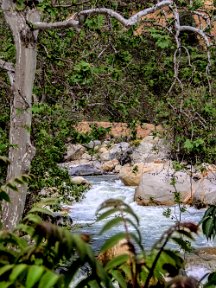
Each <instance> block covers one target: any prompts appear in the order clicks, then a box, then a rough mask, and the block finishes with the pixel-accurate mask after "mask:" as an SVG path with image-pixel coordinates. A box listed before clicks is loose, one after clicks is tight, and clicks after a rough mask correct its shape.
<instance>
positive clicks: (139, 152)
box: [131, 136, 169, 163]
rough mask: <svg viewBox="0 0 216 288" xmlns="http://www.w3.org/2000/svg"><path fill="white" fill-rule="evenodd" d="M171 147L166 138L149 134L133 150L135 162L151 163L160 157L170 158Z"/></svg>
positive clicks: (132, 156)
mask: <svg viewBox="0 0 216 288" xmlns="http://www.w3.org/2000/svg"><path fill="white" fill-rule="evenodd" d="M168 156H169V148H168V145H167V144H166V143H165V140H164V139H161V138H158V137H153V136H147V137H145V138H144V139H143V140H142V142H141V143H140V144H139V146H138V147H137V148H135V150H134V151H133V154H132V155H131V158H132V161H133V162H134V163H138V162H145V163H150V162H153V161H155V160H158V159H168V158H169V157H168Z"/></svg>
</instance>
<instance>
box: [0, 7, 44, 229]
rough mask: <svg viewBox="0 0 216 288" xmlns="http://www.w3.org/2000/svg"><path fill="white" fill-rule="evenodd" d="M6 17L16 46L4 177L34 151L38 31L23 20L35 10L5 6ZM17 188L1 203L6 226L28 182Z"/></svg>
mask: <svg viewBox="0 0 216 288" xmlns="http://www.w3.org/2000/svg"><path fill="white" fill-rule="evenodd" d="M4 15H5V18H6V21H7V23H8V24H9V26H10V28H11V31H12V33H13V37H14V42H15V46H16V66H15V78H14V83H13V86H12V91H13V95H12V96H13V97H12V99H11V115H10V134H9V140H10V145H11V146H10V149H9V161H10V165H9V166H8V171H7V181H9V180H12V179H13V178H15V177H19V176H21V175H22V174H26V173H28V172H29V170H30V164H31V161H32V158H33V157H34V154H35V148H34V147H33V146H32V145H31V140H30V129H31V122H32V89H33V83H34V78H35V70H36V56H37V51H36V40H37V33H36V32H33V31H31V29H30V28H29V26H28V25H27V23H26V20H31V21H38V19H39V14H38V13H37V11H36V10H29V11H27V13H26V11H25V14H24V13H23V12H18V11H16V10H15V9H10V10H7V11H6V12H5V13H4ZM18 189H19V191H18V192H15V191H13V190H9V191H8V193H9V196H10V203H6V204H5V205H4V206H3V219H2V220H3V225H4V227H5V228H6V229H13V228H14V227H16V225H17V224H18V222H19V221H20V219H21V218H22V214H23V210H24V205H25V200H26V194H27V185H19V186H18Z"/></svg>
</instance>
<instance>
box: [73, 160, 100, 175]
mask: <svg viewBox="0 0 216 288" xmlns="http://www.w3.org/2000/svg"><path fill="white" fill-rule="evenodd" d="M95 162H96V161H92V162H90V163H85V164H78V165H75V166H70V167H69V175H71V176H88V175H101V174H102V170H101V169H100V168H99V166H98V165H97V164H98V163H95Z"/></svg>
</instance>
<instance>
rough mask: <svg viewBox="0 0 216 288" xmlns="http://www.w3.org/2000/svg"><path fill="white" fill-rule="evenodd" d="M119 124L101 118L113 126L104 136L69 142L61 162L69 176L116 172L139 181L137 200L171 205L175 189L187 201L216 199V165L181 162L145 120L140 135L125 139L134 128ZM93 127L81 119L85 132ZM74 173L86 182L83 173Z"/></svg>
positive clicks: (159, 131)
mask: <svg viewBox="0 0 216 288" xmlns="http://www.w3.org/2000/svg"><path fill="white" fill-rule="evenodd" d="M117 124H118V123H114V124H111V123H108V122H102V124H98V123H97V125H102V127H108V126H107V125H110V127H111V128H110V129H109V133H108V134H107V135H106V137H105V138H104V139H103V140H94V141H90V142H89V143H87V144H82V145H81V144H73V143H68V145H67V153H66V154H65V156H64V160H65V161H64V163H62V164H60V165H61V166H62V167H65V168H67V169H68V171H69V174H70V175H71V177H77V176H79V177H80V176H87V175H102V174H109V173H113V174H118V175H119V178H120V179H121V180H122V182H123V183H124V184H125V185H129V186H136V187H137V188H136V192H135V195H134V198H135V201H136V202H137V203H138V204H139V205H166V206H167V205H173V204H174V203H175V201H176V196H177V194H178V198H179V199H180V200H181V202H182V203H184V204H192V205H195V206H197V207H204V206H206V205H209V204H215V203H216V167H215V166H214V165H207V164H205V165H204V164H203V166H202V167H201V168H202V169H196V168H195V167H189V166H186V165H184V163H182V165H181V166H179V165H178V166H177V165H176V163H175V162H172V161H171V160H170V150H169V145H168V143H166V141H165V139H163V138H162V129H161V127H158V126H157V127H156V126H154V125H151V124H146V126H145V125H144V126H142V127H139V128H136V133H137V137H138V139H136V140H131V141H130V140H128V141H121V139H122V138H125V137H126V136H127V135H128V133H129V132H130V131H129V130H127V128H126V126H124V125H123V124H124V123H119V126H118V125H117ZM112 125H113V126H112ZM98 127H100V126H98ZM89 129H90V124H89V123H87V122H82V125H81V124H79V125H78V130H79V131H81V132H82V133H84V132H86V133H88V131H89ZM155 135H157V136H155ZM128 139H129V137H128ZM72 179H74V181H78V182H79V181H81V182H83V183H84V182H85V180H84V179H83V178H82V179H80V178H79V180H77V178H72ZM81 182H80V184H81Z"/></svg>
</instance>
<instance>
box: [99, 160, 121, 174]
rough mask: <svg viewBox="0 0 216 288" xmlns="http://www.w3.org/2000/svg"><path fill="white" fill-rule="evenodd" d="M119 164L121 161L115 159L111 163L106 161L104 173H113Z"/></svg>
mask: <svg viewBox="0 0 216 288" xmlns="http://www.w3.org/2000/svg"><path fill="white" fill-rule="evenodd" d="M118 164H119V161H118V160H117V159H113V160H110V161H106V162H104V163H103V164H102V166H101V168H102V170H103V171H104V172H112V171H113V170H114V169H115V167H116V165H118Z"/></svg>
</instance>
